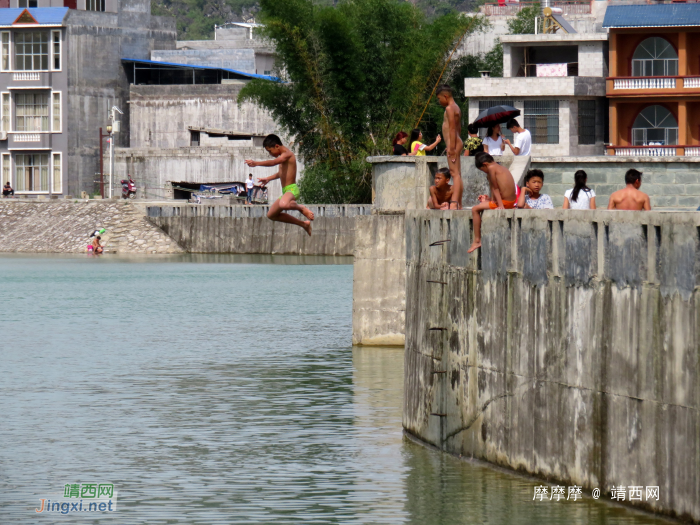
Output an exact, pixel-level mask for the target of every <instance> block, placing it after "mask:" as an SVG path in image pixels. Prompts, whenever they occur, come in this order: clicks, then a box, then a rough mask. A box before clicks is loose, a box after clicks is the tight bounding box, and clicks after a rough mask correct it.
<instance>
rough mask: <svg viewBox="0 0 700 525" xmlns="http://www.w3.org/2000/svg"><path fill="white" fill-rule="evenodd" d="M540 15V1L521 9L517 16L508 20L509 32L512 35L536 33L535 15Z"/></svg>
mask: <svg viewBox="0 0 700 525" xmlns="http://www.w3.org/2000/svg"><path fill="white" fill-rule="evenodd" d="M537 16H540V3H539V2H536V3H534V4H532V5H531V6H529V7H525V8H523V9H521V10H520V11H519V12H518V14H517V15H516V16H515V18H513V19H511V20H508V33H509V34H511V35H532V34H534V33H535V17H537Z"/></svg>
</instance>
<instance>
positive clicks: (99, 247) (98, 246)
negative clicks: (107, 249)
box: [92, 235, 104, 255]
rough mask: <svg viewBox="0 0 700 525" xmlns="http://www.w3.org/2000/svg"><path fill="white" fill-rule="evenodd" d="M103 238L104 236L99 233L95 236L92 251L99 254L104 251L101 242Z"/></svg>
mask: <svg viewBox="0 0 700 525" xmlns="http://www.w3.org/2000/svg"><path fill="white" fill-rule="evenodd" d="M101 240H102V237H100V236H99V235H96V236H95V238H94V239H93V240H92V253H95V254H97V255H99V254H101V253H102V252H103V251H104V249H103V247H102V243H101V242H100V241H101Z"/></svg>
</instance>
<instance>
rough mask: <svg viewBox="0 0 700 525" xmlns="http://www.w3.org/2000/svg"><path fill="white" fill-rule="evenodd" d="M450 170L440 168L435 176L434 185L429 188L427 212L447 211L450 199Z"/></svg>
mask: <svg viewBox="0 0 700 525" xmlns="http://www.w3.org/2000/svg"><path fill="white" fill-rule="evenodd" d="M450 177H451V175H450V169H449V168H440V169H439V170H437V173H436V174H435V185H434V186H430V198H429V199H428V206H427V207H428V209H429V210H449V209H450V199H451V198H452V186H450Z"/></svg>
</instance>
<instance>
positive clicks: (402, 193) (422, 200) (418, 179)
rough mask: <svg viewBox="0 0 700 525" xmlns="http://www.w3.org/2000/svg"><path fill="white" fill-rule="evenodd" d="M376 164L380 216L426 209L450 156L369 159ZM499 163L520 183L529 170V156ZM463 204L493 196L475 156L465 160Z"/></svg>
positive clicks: (507, 157)
mask: <svg viewBox="0 0 700 525" xmlns="http://www.w3.org/2000/svg"><path fill="white" fill-rule="evenodd" d="M367 160H368V162H371V163H372V164H373V169H372V195H373V197H374V209H375V210H376V212H377V213H380V214H381V213H394V212H403V211H404V210H415V209H423V208H425V207H426V205H427V203H428V197H429V196H430V186H432V184H433V178H434V176H435V172H436V171H437V170H438V169H440V168H446V167H447V157H430V156H425V157H399V156H383V157H369V158H368V159H367ZM499 162H500V163H501V164H503V165H504V166H506V167H507V168H509V169H510V170H511V172H512V173H513V177H514V178H515V180H516V181H519V180H520V179H521V178H522V176H523V175H524V173H525V171H527V167H528V166H529V157H520V158H515V157H513V155H504V156H503V157H502V158H501V159H499ZM461 168H462V170H461V173H462V182H463V184H464V193H463V195H462V205H463V206H464V207H471V206H474V205H476V204H478V199H477V197H478V196H479V195H482V194H487V193H489V185H488V181H487V180H486V175H485V174H484V173H483V172H482V171H479V170H478V169H476V167H475V166H474V157H462V162H461ZM523 170H524V171H523Z"/></svg>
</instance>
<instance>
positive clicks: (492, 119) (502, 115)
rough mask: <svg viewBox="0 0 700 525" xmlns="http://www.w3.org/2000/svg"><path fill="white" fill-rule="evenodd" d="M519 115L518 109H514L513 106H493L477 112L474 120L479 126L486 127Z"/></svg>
mask: <svg viewBox="0 0 700 525" xmlns="http://www.w3.org/2000/svg"><path fill="white" fill-rule="evenodd" d="M518 115H520V110H519V109H515V108H514V107H513V106H493V107H492V108H489V109H487V110H485V111H482V112H481V113H479V116H478V117H477V119H476V120H475V121H474V124H476V126H477V127H479V128H488V127H490V126H495V125H496V124H503V123H504V122H508V121H509V120H510V119H512V118H515V117H517V116H518Z"/></svg>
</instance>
